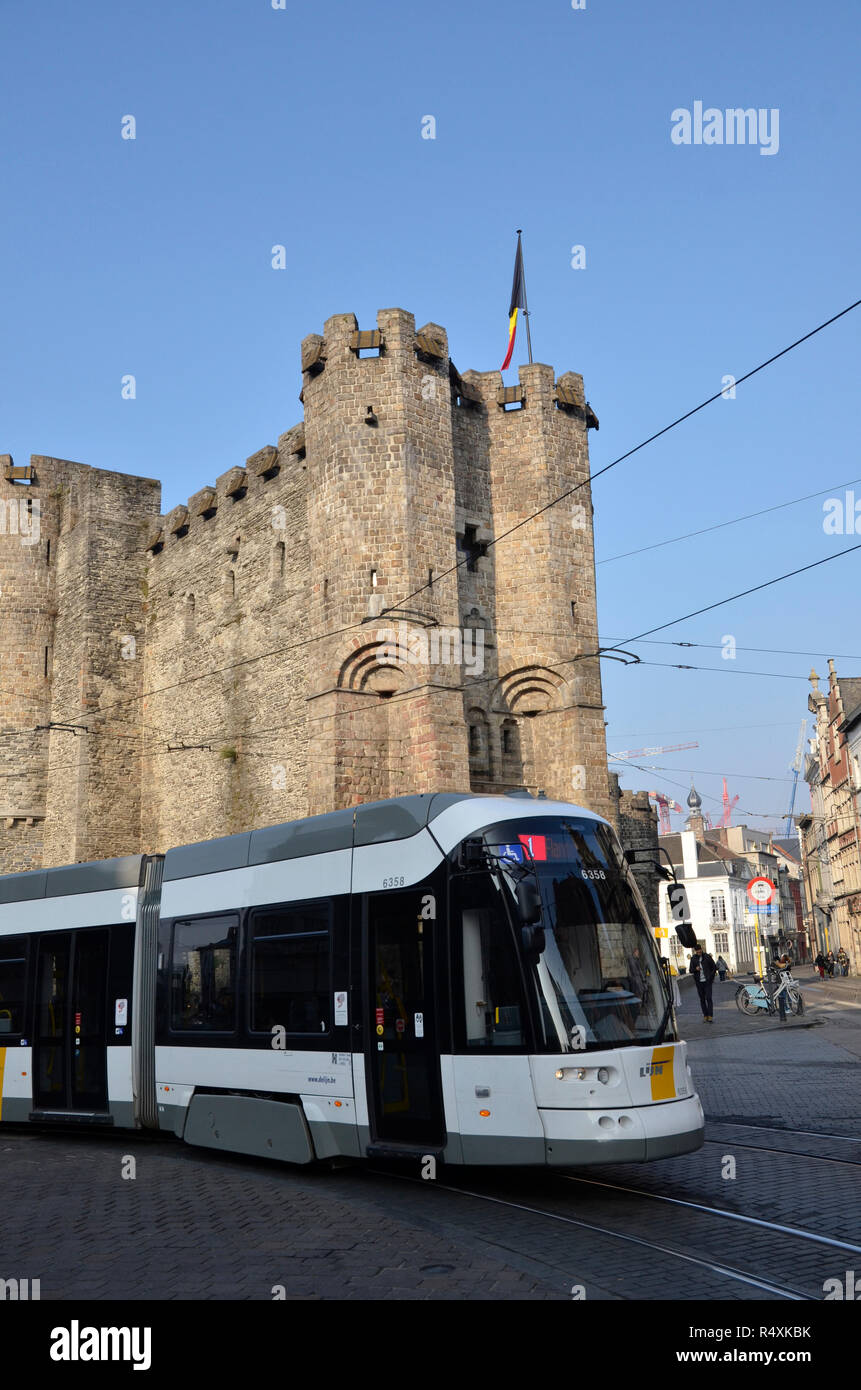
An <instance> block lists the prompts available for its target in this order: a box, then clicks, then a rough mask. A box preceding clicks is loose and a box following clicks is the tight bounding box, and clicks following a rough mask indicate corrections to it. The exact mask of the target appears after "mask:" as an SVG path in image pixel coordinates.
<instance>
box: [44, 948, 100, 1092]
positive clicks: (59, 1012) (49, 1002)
mask: <svg viewBox="0 0 861 1390" xmlns="http://www.w3.org/2000/svg"><path fill="white" fill-rule="evenodd" d="M107 988H108V930H107V928H102V927H90V928H87V929H86V930H82V931H71V932H62V933H57V934H54V933H50V934H45V935H40V936H39V937H38V958H37V964H36V1028H35V1037H34V1043H35V1053H36V1055H35V1058H34V1062H33V1104H34V1109H36V1110H50V1111H56V1110H68V1111H71V1112H76V1111H77V1112H87V1113H104V1112H106V1111H107V1108H108V1076H107V1047H106V1043H107V1038H106V1031H105V1023H106V1019H105V1013H106V1004H107Z"/></svg>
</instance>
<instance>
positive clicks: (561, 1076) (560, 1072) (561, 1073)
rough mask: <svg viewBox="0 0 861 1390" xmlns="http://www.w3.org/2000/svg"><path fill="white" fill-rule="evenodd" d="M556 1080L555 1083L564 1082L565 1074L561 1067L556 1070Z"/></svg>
mask: <svg viewBox="0 0 861 1390" xmlns="http://www.w3.org/2000/svg"><path fill="white" fill-rule="evenodd" d="M556 1080H557V1081H564V1080H565V1073H564V1071H563V1070H562V1068H561V1067H560V1068H559V1070H558V1071H557V1073H556Z"/></svg>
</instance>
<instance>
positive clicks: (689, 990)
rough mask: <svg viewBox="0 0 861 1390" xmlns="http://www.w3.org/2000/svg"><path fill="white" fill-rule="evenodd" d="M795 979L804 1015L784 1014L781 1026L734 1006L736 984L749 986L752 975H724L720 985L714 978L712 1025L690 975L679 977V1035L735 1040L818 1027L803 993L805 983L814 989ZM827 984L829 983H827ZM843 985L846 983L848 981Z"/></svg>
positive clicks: (776, 1019) (776, 1020) (770, 1018)
mask: <svg viewBox="0 0 861 1390" xmlns="http://www.w3.org/2000/svg"><path fill="white" fill-rule="evenodd" d="M796 979H798V983H799V984H800V985H801V992H802V995H804V1013H803V1014H802V1015H801V1017H800V1018H796V1017H795V1015H794V1014H787V1018H786V1022H785V1023H781V1021H780V1018H779V1017H778V1015H777V1014H762V1015H761V1016H760V1015H758V1014H757V1015H754V1016H753V1017H750V1016H749V1015H747V1014H743V1013H742V1012H741V1010H740V1009H739V1008H738V1006H737V1005H736V1002H735V994H736V990H737V989H738V987H739V985H740V984H752V983H753V976H751V975H733V976H731V977H730V976H728V977H727V979H726V980H724V981H723V983H721V981H720V980H719V979H718V978H717V976H715V980H714V984H713V985H712V1000H713V1002H714V1010H715V1011H714V1022H713V1023H706V1021H705V1019H704V1018H703V1015H702V1010H701V1009H700V1001H699V997H698V995H697V991H696V986H695V984H694V981H693V978H692V977H691V976H690V975H681V976H679V978H678V984H679V992H680V994H681V998H682V1003H681V1007H680V1008H678V1009H677V1010H676V1016H677V1018H678V1024H679V1033H680V1034H681V1036H682V1037H683V1038H685V1039H694V1038H706V1037H713V1036H715V1035H720V1036H721V1037H727V1036H732V1037H737V1036H740V1035H741V1034H744V1033H774V1032H781V1033H789V1032H797V1031H801V1030H802V1029H810V1028H817V1027H819V1026H820V1025H821V1022H822V1020H821V1019H819V1018H817V1017H816V1013H815V1005H814V1011H813V1012H811V1004H813V998H812V996H811V995H809V994H808V992H807V986H808V983H809V984H810V987H811V989H813V988H815V986H814V985H813V981H808V980H806V979H803V978H799V977H798V976H796ZM828 983H829V984H830V983H832V982H831V981H829V982H828ZM845 983H846V984H849V983H850V981H849V979H848V978H847V980H846V981H845Z"/></svg>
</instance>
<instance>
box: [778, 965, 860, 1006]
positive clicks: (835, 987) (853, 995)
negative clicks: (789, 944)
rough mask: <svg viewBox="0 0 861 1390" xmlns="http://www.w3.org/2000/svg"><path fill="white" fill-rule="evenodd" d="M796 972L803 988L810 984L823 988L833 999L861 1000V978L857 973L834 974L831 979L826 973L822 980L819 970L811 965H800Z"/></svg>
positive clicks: (824, 992) (826, 994)
mask: <svg viewBox="0 0 861 1390" xmlns="http://www.w3.org/2000/svg"><path fill="white" fill-rule="evenodd" d="M794 974H795V978H796V979H797V980H798V983H799V984H800V985H801V987H802V989H805V988H806V987H807V986H808V985H809V986H811V987H815V988H818V989H820V990H822V992H823V995H824V996H827V997H830V998H833V999H841V1000H843V999H849V1000H852V1001H854V1002H858V1001H861V978H859V976H857V975H834V976H833V977H832V978H831V979H829V978H828V976H827V975H826V976H825V979H824V980H820V978H819V971H818V970H814V969H812V968H811V967H810V966H809V965H802V966H799V968H798V970H797V971H795V972H794Z"/></svg>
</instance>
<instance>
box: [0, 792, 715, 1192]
mask: <svg viewBox="0 0 861 1390" xmlns="http://www.w3.org/2000/svg"><path fill="white" fill-rule="evenodd" d="M6 1123H15V1124H21V1123H25V1124H34V1125H42V1124H44V1125H48V1124H51V1125H61V1124H65V1125H70V1124H77V1125H81V1124H84V1125H88V1126H95V1127H98V1126H105V1127H116V1128H119V1129H127V1130H134V1129H148V1130H161V1131H164V1132H168V1133H170V1134H173V1135H176V1136H177V1137H178V1138H179V1139H181V1140H184V1141H185V1142H186V1143H189V1144H194V1145H201V1146H203V1147H205V1148H210V1149H222V1150H229V1151H233V1152H238V1153H245V1154H254V1155H260V1156H264V1157H270V1158H279V1159H283V1160H286V1161H289V1162H291V1163H310V1162H314V1161H317V1160H325V1159H330V1160H334V1159H338V1158H347V1159H357V1160H361V1159H366V1158H380V1157H385V1158H392V1157H410V1156H414V1157H417V1156H421V1157H427V1156H429V1155H432V1156H435V1157H436V1158H438V1159H439V1160H441V1161H444V1162H445V1163H451V1164H487V1165H493V1164H523V1165H529V1164H535V1165H539V1164H540V1165H548V1164H549V1165H561V1166H576V1165H581V1164H596V1163H608V1162H619V1161H625V1162H627V1161H632V1160H638V1161H639V1160H646V1161H648V1160H652V1159H659V1158H664V1157H669V1156H671V1155H675V1154H681V1153H686V1152H688V1151H690V1150H692V1149H696V1148H698V1147H699V1146H700V1145H701V1144H702V1139H703V1112H702V1107H701V1105H700V1102H699V1099H698V1097H697V1095H696V1092H695V1089H694V1085H693V1082H692V1078H691V1073H690V1068H689V1067H688V1065H687V1061H686V1045H685V1043H684V1042H682V1041H680V1040H679V1037H678V1032H677V1028H676V1022H675V1017H674V1012H673V1006H672V996H671V993H670V988H669V983H668V981H667V979H666V978H665V975H664V972H663V970H662V968H661V964H660V958H659V956H658V955H657V953H656V949H655V944H654V941H653V939H652V934H651V932H650V929H649V926H648V921H647V917H646V913H645V909H644V907H643V903H642V900H641V898H640V895H639V892H638V889H637V886H636V883H635V881H634V878H633V875H632V874H631V872H630V870H629V867H628V864H627V862H626V859H625V856H624V854H623V852H622V849H621V847H620V846H619V843H618V841H617V839H616V836H615V833H614V831H613V829H612V827H611V826H610V825H609V824H608V823H607V822H606V821H605V820H603V819H602V818H601V817H599V816H596V815H594V814H593V813H592V812H589V811H587V810H584V809H583V808H582V807H578V806H575V805H569V804H568V803H565V802H554V801H549V800H544V799H540V798H539V799H533V798H531V797H530V796H529V794H528V793H525V794H524V793H520V794H513V795H507V796H477V795H471V794H457V793H436V794H427V795H413V796H403V797H398V798H395V799H393V800H388V801H380V802H375V803H369V804H366V805H361V806H357V807H354V808H352V809H349V810H344V811H335V812H333V813H330V814H328V815H322V816H313V817H310V818H307V819H304V820H298V821H293V822H290V823H287V824H284V825H275V826H268V827H265V828H263V829H259V830H252V831H250V832H246V833H243V834H238V835H230V836H227V837H225V838H222V839H216V840H208V841H204V842H201V843H198V844H189V845H183V846H180V847H178V848H176V849H171V850H168V851H167V853H166V854H164V855H163V856H162V855H134V856H129V857H126V858H120V859H112V860H105V861H102V862H95V863H89V864H73V865H69V866H66V867H62V868H53V869H45V870H36V871H31V872H28V873H21V874H12V875H8V876H5V877H0V1125H2V1124H6Z"/></svg>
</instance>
